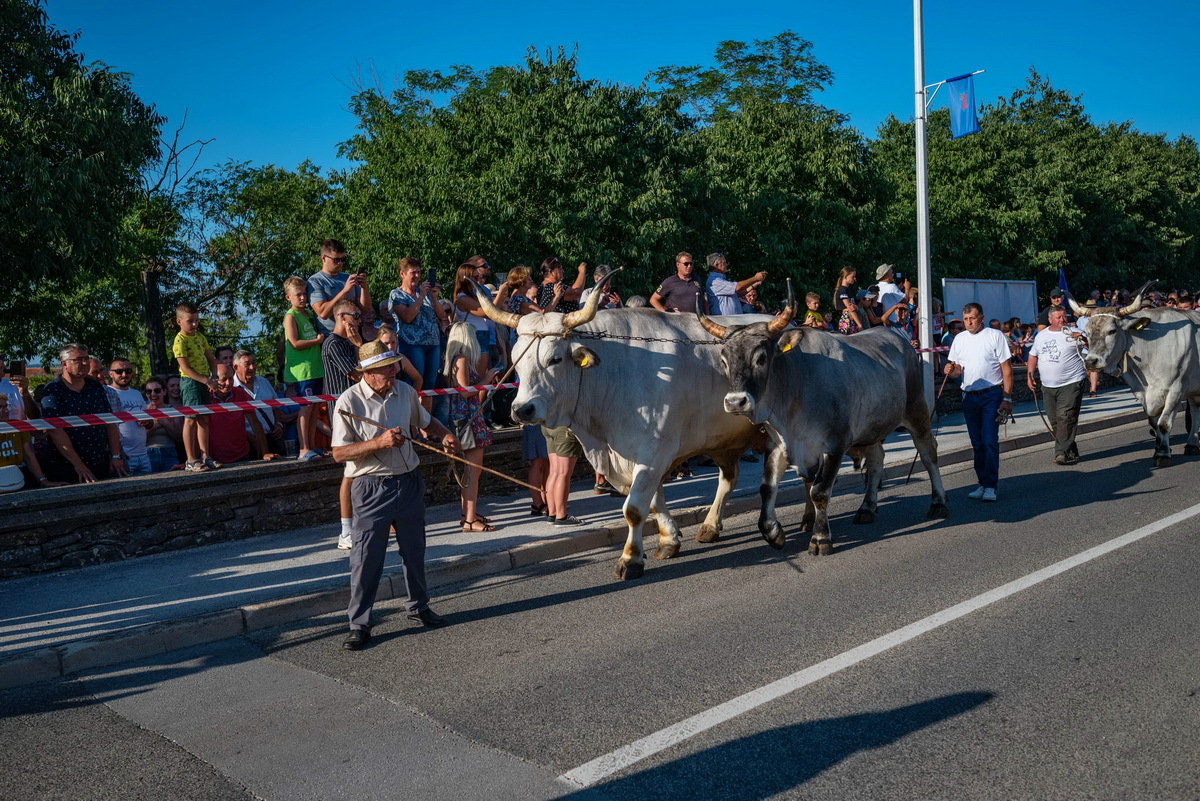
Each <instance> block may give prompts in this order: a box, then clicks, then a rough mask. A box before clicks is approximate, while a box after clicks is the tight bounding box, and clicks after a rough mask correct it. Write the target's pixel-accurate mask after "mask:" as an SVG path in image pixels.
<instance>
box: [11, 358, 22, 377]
mask: <svg viewBox="0 0 1200 801" xmlns="http://www.w3.org/2000/svg"><path fill="white" fill-rule="evenodd" d="M8 374H9V375H25V360H24V359H20V360H18V361H12V362H9V363H8Z"/></svg>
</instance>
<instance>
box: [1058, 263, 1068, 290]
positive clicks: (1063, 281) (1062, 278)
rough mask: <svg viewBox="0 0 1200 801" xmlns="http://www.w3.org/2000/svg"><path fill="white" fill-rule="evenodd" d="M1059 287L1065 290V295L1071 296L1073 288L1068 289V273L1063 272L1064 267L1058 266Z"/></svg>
mask: <svg viewBox="0 0 1200 801" xmlns="http://www.w3.org/2000/svg"><path fill="white" fill-rule="evenodd" d="M1058 288H1059V289H1061V290H1062V291H1063V295H1064V296H1066V297H1070V295H1071V290H1069V289H1067V274H1066V273H1064V272H1063V268H1062V267H1059V268H1058Z"/></svg>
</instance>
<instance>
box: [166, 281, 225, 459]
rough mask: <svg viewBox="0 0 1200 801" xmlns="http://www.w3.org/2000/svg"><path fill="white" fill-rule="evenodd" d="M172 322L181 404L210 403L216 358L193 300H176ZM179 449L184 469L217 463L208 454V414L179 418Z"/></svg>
mask: <svg viewBox="0 0 1200 801" xmlns="http://www.w3.org/2000/svg"><path fill="white" fill-rule="evenodd" d="M175 322H176V324H178V325H179V333H178V334H176V335H175V344H174V345H173V346H172V347H171V355H173V356H174V357H175V361H176V362H178V363H179V394H180V395H181V396H182V397H183V405H184V406H203V405H205V404H207V403H211V402H212V395H211V394H210V392H211V390H212V388H213V387H215V386H216V385H217V379H216V378H215V375H216V372H217V357H216V356H214V355H213V352H212V348H210V347H209V346H208V340H207V339H205V338H204V334H201V333H200V310H199V309H197V308H196V305H195V304H194V303H187V302H184V303H180V304H179V305H178V306H176V307H175ZM183 448H184V450H185V451H187V463H186V464H185V465H184V468H183V469H184V470H186V471H187V472H189V473H201V472H203V471H205V470H216V469H217V468H218V467H220V466H221V463H220V462H218V461H216V460H214V459H213V458H212V457H211V456H209V455H208V417H207V416H205V415H200V416H198V417H186V418H184V421H183Z"/></svg>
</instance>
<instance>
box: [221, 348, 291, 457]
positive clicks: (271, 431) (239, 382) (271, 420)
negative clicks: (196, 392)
mask: <svg viewBox="0 0 1200 801" xmlns="http://www.w3.org/2000/svg"><path fill="white" fill-rule="evenodd" d="M233 385H234V386H235V387H237V388H238V389H241V390H242V391H243V392H245V393H246V394H247V395H249V396H250V399H251V400H275V399H277V398H278V397H279V395H278V393H276V392H275V387H273V386H271V382H270V381H268V380H267V379H265V378H263V377H262V376H260V375H259V374H258V361H257V360H256V359H255V358H254V354H253V353H251V352H250V351H248V350H239V351H238V352H237V353H235V354H233ZM254 414H255V416H256V417H258V422H259V425H260V426H261V427H262V431H263V437H264V438H265V439H266V441H267V449H266V451H255V454H256V455H257V456H258V457H259V458H260V459H261V458H263V457H264V456H266V454H268V453H275V454H284V453H286V452H287V445H285V444H284V437H283V416H282V414H280V411H279V409H278V407H276V408H272V409H256V410H255V412H254ZM246 436H248V437H251V438H252V439H251V443H252V444H253V442H254V440H253V436H254V429H253V427H252V426H251V424H250V421H249V420H248V419H247V420H246Z"/></svg>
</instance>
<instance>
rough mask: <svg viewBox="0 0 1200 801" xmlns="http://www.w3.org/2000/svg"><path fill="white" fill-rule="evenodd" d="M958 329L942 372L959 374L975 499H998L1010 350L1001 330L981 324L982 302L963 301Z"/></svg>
mask: <svg viewBox="0 0 1200 801" xmlns="http://www.w3.org/2000/svg"><path fill="white" fill-rule="evenodd" d="M962 320H963V325H964V326H965V328H964V330H963V331H962V333H960V334H958V335H957V336H955V337H954V342H952V343H951V344H950V353H949V354H948V355H949V359H950V360H949V362H947V364H946V367H945V373H946V375H948V376H950V377H952V378H960V377H961V378H962V399H963V400H962V406H963V417H964V418H965V420H966V424H967V434H968V435H970V437H971V447H972V449H974V451H975V475H976V477H977V478H978V479H979V486H978V487H976V488H975V489H974V490H972V491H971V492H969V493H968V494H967V497H968V498H972V499H974V500H984V501H994V500H996V485H997V484H998V483H999V481H1000V417H1001V415H1003V416H1004V417H1008V416H1010V415H1012V365H1011V364H1010V363H1009V359H1010V358H1011V357H1012V352H1011V351H1010V350H1009V347H1008V340H1007V339H1006V338H1005V336H1004V334H1002V333H1000V332H999V331H997V330H996V329H995V328H987V327H985V326H984V324H983V307H982V306H980V305H979V304H978V303H968V304H967V305H966V306H963V310H962Z"/></svg>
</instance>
